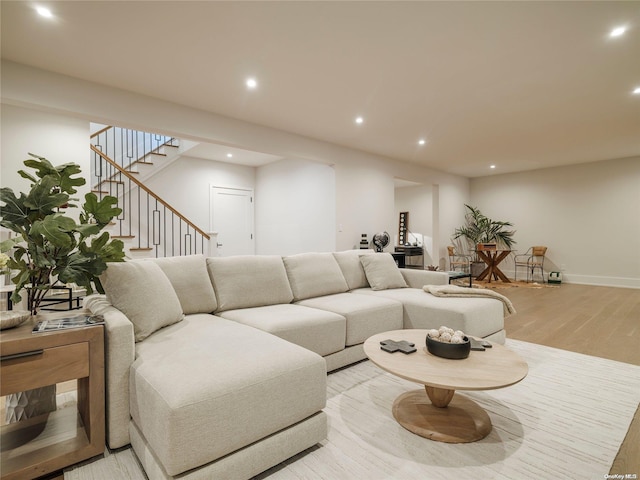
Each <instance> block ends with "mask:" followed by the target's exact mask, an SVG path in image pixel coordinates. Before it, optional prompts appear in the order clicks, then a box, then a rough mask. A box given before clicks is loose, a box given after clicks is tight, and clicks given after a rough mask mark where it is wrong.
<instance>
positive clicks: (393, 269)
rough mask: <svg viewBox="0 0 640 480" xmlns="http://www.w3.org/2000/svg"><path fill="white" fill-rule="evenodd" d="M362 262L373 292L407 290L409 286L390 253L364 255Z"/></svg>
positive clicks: (361, 258)
mask: <svg viewBox="0 0 640 480" xmlns="http://www.w3.org/2000/svg"><path fill="white" fill-rule="evenodd" d="M360 262H361V263H362V266H363V267H364V273H365V274H366V275H367V281H368V282H369V285H371V289H372V290H387V289H390V288H406V287H407V286H408V285H407V282H406V281H405V280H404V277H403V276H402V273H401V272H400V270H399V269H398V265H397V264H396V261H395V260H394V259H393V257H392V256H391V254H390V253H374V254H372V255H363V256H361V257H360Z"/></svg>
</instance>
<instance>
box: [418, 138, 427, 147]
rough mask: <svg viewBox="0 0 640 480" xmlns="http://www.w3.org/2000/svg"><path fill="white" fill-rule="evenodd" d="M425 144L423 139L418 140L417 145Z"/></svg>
mask: <svg viewBox="0 0 640 480" xmlns="http://www.w3.org/2000/svg"><path fill="white" fill-rule="evenodd" d="M425 143H427V141H426V140H425V139H424V138H421V139H420V140H418V145H424V144H425Z"/></svg>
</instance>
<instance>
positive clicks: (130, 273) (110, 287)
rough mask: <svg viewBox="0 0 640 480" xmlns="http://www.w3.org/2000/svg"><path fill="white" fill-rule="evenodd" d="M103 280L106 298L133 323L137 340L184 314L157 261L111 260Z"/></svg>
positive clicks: (177, 320)
mask: <svg viewBox="0 0 640 480" xmlns="http://www.w3.org/2000/svg"><path fill="white" fill-rule="evenodd" d="M100 281H101V282H102V286H103V287H104V291H105V293H106V295H107V300H109V302H110V303H111V304H112V305H113V306H114V307H116V308H117V309H118V310H120V311H121V312H122V313H124V314H125V315H126V316H127V318H128V319H129V320H131V323H133V332H134V337H135V341H136V342H141V341H142V340H144V339H145V338H147V337H148V336H149V335H151V334H152V333H153V332H155V331H156V330H160V329H161V328H162V327H166V326H167V325H171V324H174V323H177V322H179V321H180V320H182V319H183V318H184V314H183V313H182V307H181V306H180V300H178V296H177V295H176V292H175V290H174V289H173V287H172V286H171V282H170V281H169V279H168V278H167V276H166V275H165V274H164V272H163V271H162V269H161V268H160V267H159V266H158V264H156V263H154V262H146V261H131V262H122V263H109V264H108V267H107V269H106V270H105V272H104V273H103V274H102V275H101V276H100Z"/></svg>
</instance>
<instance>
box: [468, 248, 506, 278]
mask: <svg viewBox="0 0 640 480" xmlns="http://www.w3.org/2000/svg"><path fill="white" fill-rule="evenodd" d="M476 253H477V254H478V256H479V257H480V258H481V259H482V261H483V262H484V263H486V264H487V268H485V269H484V270H483V271H482V273H481V274H480V275H478V277H477V278H476V279H477V280H484V279H485V278H487V277H489V278H487V282H489V283H491V277H493V279H494V280H498V278H499V279H500V280H502V281H503V282H505V283H511V280H509V279H508V278H507V276H506V275H505V274H504V273H502V270H500V268H498V265H500V262H502V261H503V260H504V259H505V258H507V257H508V256H509V254H510V253H511V250H476Z"/></svg>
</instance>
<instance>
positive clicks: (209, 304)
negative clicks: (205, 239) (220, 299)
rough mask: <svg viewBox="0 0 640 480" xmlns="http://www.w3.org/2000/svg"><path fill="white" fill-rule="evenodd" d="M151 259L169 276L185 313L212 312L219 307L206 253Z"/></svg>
mask: <svg viewBox="0 0 640 480" xmlns="http://www.w3.org/2000/svg"><path fill="white" fill-rule="evenodd" d="M150 261H152V262H154V263H157V264H158V266H159V267H160V268H161V269H162V271H163V272H164V274H165V275H166V276H167V277H168V278H169V281H170V282H171V285H172V286H173V289H174V290H175V291H176V294H177V295H178V299H179V300H180V305H181V306H182V311H183V312H184V314H185V315H190V314H193V313H211V312H214V311H215V310H216V308H218V303H217V301H216V294H215V293H214V291H213V285H211V279H210V278H209V273H208V272H207V260H206V258H205V257H204V255H186V256H182V257H165V258H154V259H151V260H150Z"/></svg>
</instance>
